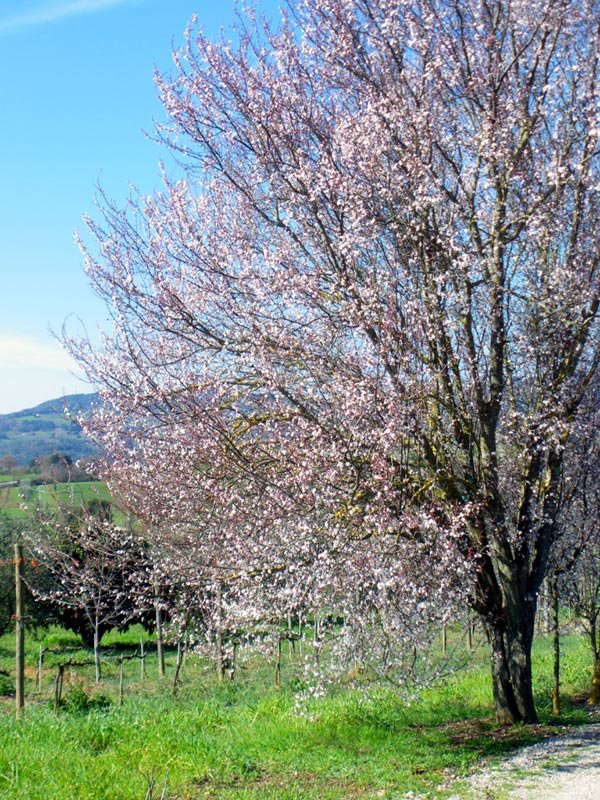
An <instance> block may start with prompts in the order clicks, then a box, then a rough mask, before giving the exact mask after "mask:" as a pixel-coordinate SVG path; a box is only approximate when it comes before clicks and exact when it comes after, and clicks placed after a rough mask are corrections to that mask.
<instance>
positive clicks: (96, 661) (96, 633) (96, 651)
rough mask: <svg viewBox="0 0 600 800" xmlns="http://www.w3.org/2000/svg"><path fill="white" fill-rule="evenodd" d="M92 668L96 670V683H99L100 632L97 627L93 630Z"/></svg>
mask: <svg viewBox="0 0 600 800" xmlns="http://www.w3.org/2000/svg"><path fill="white" fill-rule="evenodd" d="M94 666H95V669H96V683H100V678H101V672H100V631H99V630H98V626H97V625H96V627H95V628H94Z"/></svg>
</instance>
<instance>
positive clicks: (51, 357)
mask: <svg viewBox="0 0 600 800" xmlns="http://www.w3.org/2000/svg"><path fill="white" fill-rule="evenodd" d="M11 367H20V368H29V369H47V370H59V371H61V372H64V371H65V370H72V369H75V362H74V361H73V359H72V358H71V356H70V355H69V354H68V353H67V352H65V351H64V350H63V349H62V348H61V347H60V346H59V345H58V344H56V345H49V344H45V343H44V342H38V341H36V340H35V339H26V338H24V337H20V336H10V335H9V336H3V335H1V334H0V370H2V369H10V368H11Z"/></svg>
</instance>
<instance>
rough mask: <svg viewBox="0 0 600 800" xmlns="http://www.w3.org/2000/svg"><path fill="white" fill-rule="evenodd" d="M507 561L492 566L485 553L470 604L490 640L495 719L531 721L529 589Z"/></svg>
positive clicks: (532, 605)
mask: <svg viewBox="0 0 600 800" xmlns="http://www.w3.org/2000/svg"><path fill="white" fill-rule="evenodd" d="M507 566H508V565H507V564H506V563H504V564H502V565H498V568H497V569H496V568H495V567H494V565H493V563H492V560H491V558H490V559H487V560H485V561H483V562H482V565H481V570H480V573H479V575H478V586H477V590H478V600H479V602H476V604H475V607H476V610H477V612H478V613H479V615H480V617H481V620H482V622H483V625H484V628H485V631H486V635H487V639H488V642H489V645H490V655H491V667H492V687H493V695H494V705H495V709H496V719H497V720H498V722H499V723H500V724H502V725H507V724H508V725H511V724H515V723H519V722H525V723H527V724H535V723H537V722H538V717H537V713H536V710H535V705H534V702H533V686H532V672H531V647H532V644H533V635H534V629H535V612H536V601H535V592H533V591H531V590H530V591H524V590H523V588H522V586H523V583H521V582H520V581H519V580H518V575H516V574H515V572H513V571H511V570H510V568H508V569H507ZM502 570H504V571H503V572H502Z"/></svg>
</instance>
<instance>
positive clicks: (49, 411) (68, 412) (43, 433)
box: [0, 394, 97, 466]
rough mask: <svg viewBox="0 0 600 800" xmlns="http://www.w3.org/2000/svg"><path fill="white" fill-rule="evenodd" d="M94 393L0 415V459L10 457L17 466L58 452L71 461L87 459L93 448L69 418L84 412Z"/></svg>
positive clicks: (50, 401)
mask: <svg viewBox="0 0 600 800" xmlns="http://www.w3.org/2000/svg"><path fill="white" fill-rule="evenodd" d="M95 401H97V395H96V394H73V395H67V396H66V397H60V398H56V399H54V400H48V401H46V402H45V403H41V404H40V405H38V406H35V407H34V408H28V409H24V410H23V411H16V412H14V413H12V414H1V415H0V459H2V458H5V457H7V456H8V457H12V458H13V459H14V461H15V462H16V465H17V466H26V465H29V464H30V463H31V462H32V461H33V460H34V459H35V458H37V457H40V456H45V455H47V454H48V453H53V452H56V451H60V452H61V453H64V454H65V455H68V456H69V457H70V458H71V459H72V460H73V461H76V460H77V459H79V458H82V457H85V456H89V455H91V454H92V453H93V452H94V451H95V448H94V445H93V444H92V442H90V440H89V439H87V438H86V437H85V436H84V435H83V433H82V431H81V428H80V426H79V425H78V424H77V423H76V422H75V421H74V419H73V417H74V416H75V415H77V414H79V413H81V412H84V413H85V412H88V411H90V410H91V408H92V407H93V404H94V402H95Z"/></svg>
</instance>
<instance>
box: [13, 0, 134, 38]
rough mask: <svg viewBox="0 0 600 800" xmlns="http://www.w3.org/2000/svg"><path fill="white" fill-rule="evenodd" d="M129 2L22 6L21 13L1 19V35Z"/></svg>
mask: <svg viewBox="0 0 600 800" xmlns="http://www.w3.org/2000/svg"><path fill="white" fill-rule="evenodd" d="M128 2H130V0H53V1H52V2H46V3H42V4H39V3H38V4H35V5H33V6H31V7H29V8H26V9H25V10H23V6H22V4H21V7H20V10H19V11H16V10H15V11H14V12H13V13H9V14H8V15H5V16H3V17H0V35H1V34H3V33H11V32H12V31H16V30H18V29H20V28H26V27H30V26H32V25H44V24H47V23H49V22H57V21H58V20H60V19H64V18H65V17H76V16H81V15H83V14H94V13H96V12H97V11H105V10H107V9H110V8H116V6H122V5H124V4H125V3H128Z"/></svg>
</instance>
